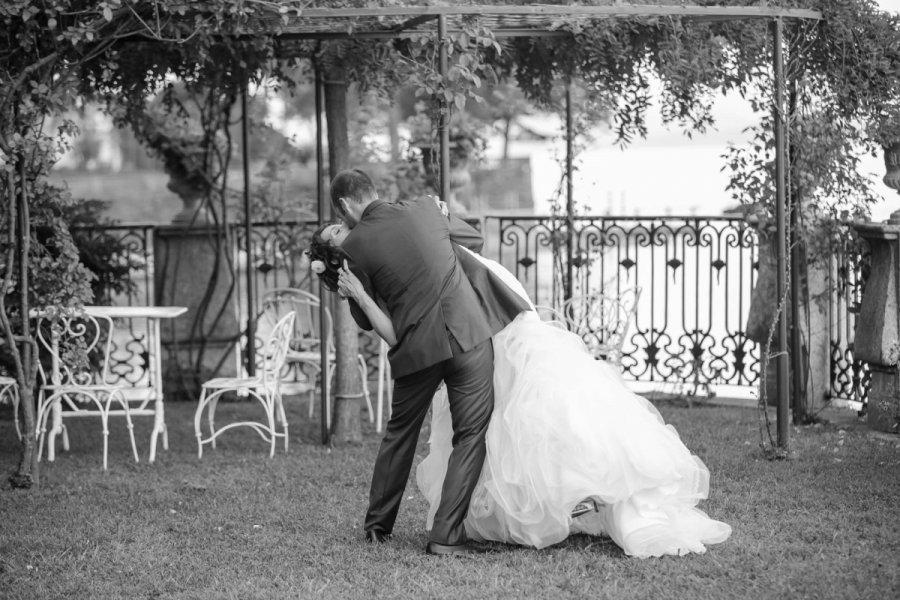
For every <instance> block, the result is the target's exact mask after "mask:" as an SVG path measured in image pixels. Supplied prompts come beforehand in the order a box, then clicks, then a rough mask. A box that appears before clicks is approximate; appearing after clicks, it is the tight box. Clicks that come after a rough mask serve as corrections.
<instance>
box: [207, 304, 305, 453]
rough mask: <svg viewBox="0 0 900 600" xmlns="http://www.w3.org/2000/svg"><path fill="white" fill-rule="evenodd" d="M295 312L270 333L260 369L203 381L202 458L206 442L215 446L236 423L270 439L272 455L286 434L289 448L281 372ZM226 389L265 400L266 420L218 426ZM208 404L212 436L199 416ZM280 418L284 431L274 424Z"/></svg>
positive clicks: (262, 402) (265, 438) (285, 446)
mask: <svg viewBox="0 0 900 600" xmlns="http://www.w3.org/2000/svg"><path fill="white" fill-rule="evenodd" d="M295 318H296V313H294V312H293V311H291V312H289V313H287V314H286V315H284V316H283V317H281V318H280V319H279V320H278V322H277V323H276V324H275V327H274V328H273V329H272V332H271V333H270V334H269V337H268V339H267V340H266V343H265V345H264V347H263V348H262V356H263V364H262V368H261V369H260V372H259V373H258V374H257V375H255V376H253V377H217V378H215V379H210V380H209V381H207V382H206V383H204V384H203V391H202V392H201V394H200V401H199V403H198V404H197V412H196V413H194V434H195V435H196V437H197V457H198V458H203V445H204V444H210V445H211V446H212V447H213V448H215V447H216V438H217V437H218V436H219V435H221V434H222V433H224V432H225V431H228V430H229V429H232V428H234V427H250V428H252V429H253V430H255V431H256V432H257V433H258V434H259V435H260V437H261V438H262V439H263V440H265V441H266V442H269V444H270V449H269V457H273V456H275V442H276V440H277V439H278V438H284V451H285V452H287V450H288V422H287V417H286V416H285V414H284V405H283V404H282V401H281V374H282V370H283V369H284V366H285V362H286V360H287V355H288V351H289V350H290V342H291V333H292V331H293V328H294V320H295ZM227 392H235V393H243V394H246V395H247V396H250V397H252V398H254V399H255V400H258V401H259V402H260V404H262V407H263V411H264V412H265V416H266V421H265V422H261V421H237V422H234V423H229V424H228V425H225V426H224V427H220V428H219V429H216V425H215V417H216V406H217V405H218V403H219V398H221V397H222V394H225V393H227ZM207 407H208V411H207V421H208V423H209V437H207V438H205V439H204V438H203V435H202V432H201V431H200V420H201V417H202V416H203V410H204V409H205V408H207ZM276 411H277V413H278V420H279V421H281V426H282V431H281V432H278V431H276V428H275V413H276Z"/></svg>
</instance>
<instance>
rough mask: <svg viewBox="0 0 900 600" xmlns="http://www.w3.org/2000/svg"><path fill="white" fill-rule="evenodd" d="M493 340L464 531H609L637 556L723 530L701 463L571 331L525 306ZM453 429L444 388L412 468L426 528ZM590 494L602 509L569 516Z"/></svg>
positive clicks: (523, 537)
mask: <svg viewBox="0 0 900 600" xmlns="http://www.w3.org/2000/svg"><path fill="white" fill-rule="evenodd" d="M493 341H494V362H495V367H494V395H495V400H494V402H495V405H494V413H493V416H492V419H491V423H490V427H489V429H488V433H487V458H486V460H485V463H484V467H483V470H482V473H481V479H480V480H479V483H478V486H477V488H476V490H475V492H474V494H473V497H472V502H471V505H470V507H469V513H468V517H467V518H466V521H465V525H466V530H467V532H468V534H469V536H470V537H471V538H473V539H476V540H491V541H500V542H507V543H514V544H521V545H525V546H533V547H535V548H543V547H546V546H549V545H551V544H555V543H558V542H560V541H562V540H564V539H565V538H566V537H567V536H568V535H570V534H571V533H579V532H580V533H588V534H593V535H608V536H610V537H611V538H612V539H613V540H614V541H615V542H616V543H617V544H618V545H619V546H620V547H621V548H622V549H623V550H624V551H625V553H626V554H628V555H631V556H637V557H650V556H661V555H664V554H674V555H681V554H686V553H689V552H698V553H702V552H704V551H705V550H706V546H707V545H709V544H715V543H719V542H722V541H724V540H725V539H726V538H728V536H729V535H730V534H731V527H729V526H728V525H727V524H725V523H722V522H720V521H716V520H713V519H711V518H709V517H708V516H707V515H706V513H704V512H703V511H702V510H700V509H698V508H697V504H698V503H699V502H700V501H701V500H703V499H705V498H706V497H707V495H708V492H709V471H708V470H707V468H706V467H705V465H704V464H703V462H702V461H701V460H700V459H699V458H698V457H696V456H694V455H692V454H691V452H690V451H689V450H688V449H687V447H685V445H684V444H683V443H682V441H681V439H680V438H679V436H678V433H677V432H676V431H675V429H674V428H673V427H672V426H670V425H666V424H665V422H664V421H663V419H662V417H661V416H660V414H659V412H658V411H657V410H656V408H655V407H653V405H652V404H650V403H649V402H648V401H647V400H645V399H644V398H642V397H640V396H638V395H636V394H634V393H632V392H631V391H630V390H628V389H627V387H626V386H625V383H624V381H623V380H622V378H621V376H620V375H619V373H618V371H617V370H616V369H615V368H613V367H612V366H610V365H609V364H607V363H605V362H603V361H598V360H595V359H594V358H593V357H592V356H591V355H590V354H589V353H588V352H587V350H586V349H585V347H584V344H583V343H582V341H581V339H580V338H579V337H578V336H576V335H574V334H572V333H569V332H568V331H565V330H563V329H560V328H559V327H557V326H555V325H553V324H549V323H545V322H542V321H541V320H540V319H539V318H538V317H537V315H536V314H535V313H534V312H527V313H522V314H521V315H519V316H518V317H517V318H516V320H515V321H514V322H513V323H512V324H510V325H509V326H507V327H506V328H505V329H504V330H503V331H501V332H500V333H498V334H497V335H496V336H494V340H493ZM451 437H452V431H451V425H450V411H449V407H448V405H447V399H446V394H439V395H438V396H437V397H436V399H435V404H434V406H433V412H432V429H431V438H430V440H429V441H430V453H429V455H428V456H427V457H426V458H425V459H424V460H423V461H422V462H421V463H420V464H419V466H418V468H417V471H416V479H417V483H418V486H419V489H420V490H421V491H422V493H423V494H424V495H425V497H426V498H427V500H428V501H429V503H430V505H431V508H430V511H429V514H428V528H430V527H431V524H432V521H433V517H434V512H435V511H436V510H437V505H438V501H439V499H440V492H441V483H442V481H443V479H444V474H445V472H446V469H447V459H448V457H449V455H450V450H451ZM589 498H590V499H593V500H594V501H595V502H596V503H597V504H598V505H599V510H598V511H592V512H589V513H587V514H585V515H582V516H580V517H577V518H574V519H573V518H572V517H571V512H572V509H573V508H574V507H575V505H576V504H578V503H579V502H580V501H582V500H585V499H589Z"/></svg>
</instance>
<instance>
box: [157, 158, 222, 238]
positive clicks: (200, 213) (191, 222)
mask: <svg viewBox="0 0 900 600" xmlns="http://www.w3.org/2000/svg"><path fill="white" fill-rule="evenodd" d="M166 174H168V176H169V181H168V183H166V188H168V189H169V191H170V192H173V193H174V194H175V195H177V196H178V197H179V198H180V199H181V202H182V205H183V206H182V208H181V210H180V211H178V213H177V214H176V215H175V216H174V217H172V224H173V225H181V226H188V227H191V226H193V227H206V226H208V225H211V224H212V223H213V222H214V221H213V218H212V216H211V215H210V214H209V210H208V209H207V208H206V205H205V202H204V201H205V200H206V192H207V185H206V183H205V181H203V180H198V179H197V178H191V177H189V176H186V175H183V174H181V173H180V172H179V171H177V170H175V169H169V168H167V169H166Z"/></svg>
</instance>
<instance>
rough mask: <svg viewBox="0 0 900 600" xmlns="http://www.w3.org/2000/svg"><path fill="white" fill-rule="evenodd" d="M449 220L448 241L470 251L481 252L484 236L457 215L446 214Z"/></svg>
mask: <svg viewBox="0 0 900 600" xmlns="http://www.w3.org/2000/svg"><path fill="white" fill-rule="evenodd" d="M447 219H448V220H449V221H450V223H449V225H450V241H451V242H454V243H456V244H459V245H460V246H462V247H463V248H468V249H469V250H471V251H472V252H478V253H481V249H482V248H484V237H482V235H481V233H479V231H478V230H477V229H475V228H474V227H472V226H471V225H469V224H468V223H466V222H465V221H463V220H462V219H460V218H459V217H454V216H453V215H447Z"/></svg>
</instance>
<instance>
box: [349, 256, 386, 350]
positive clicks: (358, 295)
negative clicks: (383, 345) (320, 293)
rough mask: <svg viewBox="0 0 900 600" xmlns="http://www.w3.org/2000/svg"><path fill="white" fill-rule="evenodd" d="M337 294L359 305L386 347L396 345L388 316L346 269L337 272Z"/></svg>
mask: <svg viewBox="0 0 900 600" xmlns="http://www.w3.org/2000/svg"><path fill="white" fill-rule="evenodd" d="M338 293H339V294H340V295H341V296H344V297H345V298H351V299H353V300H354V301H356V303H357V304H358V305H359V307H360V308H361V309H362V311H363V312H364V313H365V314H366V316H367V317H369V322H370V323H372V328H373V329H374V330H375V333H377V334H378V335H379V336H380V337H381V339H383V340H384V341H386V342H387V343H388V346H394V345H396V344H397V334H396V333H394V324H393V323H392V322H391V318H390V316H388V314H387V313H386V312H384V311H383V310H382V309H381V307H380V306H378V304H377V303H376V302H375V300H374V299H373V298H372V296H370V295H369V294H367V293H366V290H365V288H363V285H362V283H361V282H360V281H359V279H358V278H357V277H356V275H354V274H353V272H352V271H350V269H348V268H347V267H346V264H345V266H344V268H343V269H340V270H339V271H338Z"/></svg>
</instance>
